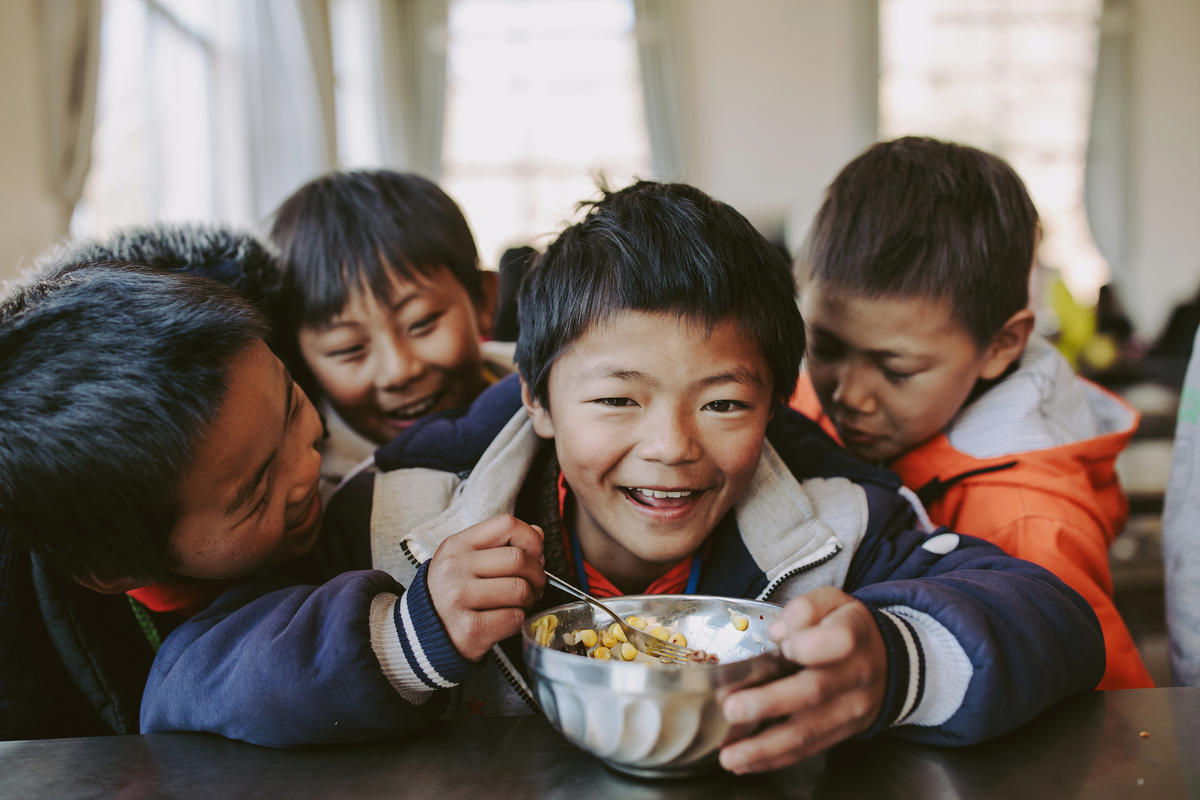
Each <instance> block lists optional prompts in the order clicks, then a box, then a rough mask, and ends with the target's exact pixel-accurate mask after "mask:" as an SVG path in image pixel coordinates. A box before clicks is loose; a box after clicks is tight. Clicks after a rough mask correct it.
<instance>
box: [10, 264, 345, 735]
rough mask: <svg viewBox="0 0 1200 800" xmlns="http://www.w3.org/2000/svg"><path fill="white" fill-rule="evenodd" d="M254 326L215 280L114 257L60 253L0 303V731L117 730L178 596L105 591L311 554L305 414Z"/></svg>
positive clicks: (263, 330)
mask: <svg viewBox="0 0 1200 800" xmlns="http://www.w3.org/2000/svg"><path fill="white" fill-rule="evenodd" d="M97 254H98V251H97V252H94V253H92V255H97ZM266 334H267V327H266V325H265V323H264V321H263V319H262V317H261V315H260V314H259V313H258V312H257V311H256V310H255V309H253V308H252V307H251V306H250V305H249V304H247V303H246V302H245V300H243V299H242V298H241V297H240V296H238V295H237V294H236V293H235V292H234V291H233V290H231V289H229V288H227V287H225V286H222V285H221V284H218V283H216V282H214V281H211V280H208V279H205V278H201V277H198V276H195V275H190V274H167V273H166V272H159V271H151V270H147V269H145V268H144V267H138V266H136V265H133V264H130V263H127V262H117V261H108V262H104V261H64V262H61V263H60V265H59V266H57V267H54V268H51V269H50V270H49V271H48V273H47V274H46V275H45V276H44V277H42V278H41V279H39V280H36V281H34V282H33V283H31V284H29V285H28V286H26V287H25V288H24V289H22V290H19V291H18V292H17V293H16V294H14V295H13V296H11V297H9V298H8V299H7V300H6V301H5V302H4V304H3V306H0V476H3V478H2V479H0V538H2V539H3V547H2V548H0V562H2V565H3V571H4V576H5V580H4V581H3V582H2V584H3V602H2V603H0V623H2V625H3V627H4V631H3V637H2V638H3V640H4V642H5V644H4V647H3V653H4V657H3V659H0V662H2V664H0V707H2V708H3V712H4V713H3V714H0V718H2V719H3V720H4V724H3V727H2V728H0V736H3V737H5V738H14V737H15V738H32V737H44V736H70V735H87V734H98V733H113V732H116V733H135V732H137V717H138V704H139V699H140V696H141V692H142V689H143V686H144V683H145V678H146V674H147V672H148V671H149V668H150V662H151V659H152V658H153V654H154V649H155V648H156V646H157V643H158V641H159V639H160V638H161V636H162V635H163V634H164V633H165V632H166V631H168V630H170V628H171V627H173V626H174V625H175V624H177V623H178V622H179V620H180V618H181V616H180V615H181V614H185V613H187V612H189V611H192V610H195V609H194V608H192V607H189V606H188V603H187V602H185V601H186V600H187V598H189V597H192V595H191V594H189V593H188V592H186V591H181V592H178V593H176V595H175V597H176V600H179V602H177V603H176V604H175V605H173V606H170V607H168V608H163V609H160V610H161V611H162V612H163V613H153V611H154V609H153V608H147V607H146V606H145V605H143V604H142V603H140V602H137V601H133V600H130V599H129V598H127V597H122V596H121V595H122V594H123V593H125V592H127V591H129V592H131V594H136V593H137V592H136V590H137V589H138V588H139V587H147V586H162V585H164V584H166V583H171V584H174V585H177V586H182V585H190V586H193V587H208V588H207V589H206V590H204V591H201V592H200V595H202V596H203V603H202V604H204V603H207V601H208V600H210V599H211V597H212V596H214V595H215V592H213V591H211V586H212V585H214V582H218V581H222V580H231V579H234V578H241V577H243V576H245V575H247V574H251V573H255V572H258V571H260V570H262V569H264V568H266V567H269V566H270V565H272V564H275V563H281V562H285V561H288V560H291V559H293V558H295V557H297V556H299V555H302V554H303V553H305V552H307V550H309V549H310V548H311V547H312V544H313V542H314V540H315V538H316V534H317V531H318V523H319V520H320V512H321V506H320V502H319V499H318V498H317V488H316V487H317V467H318V461H319V456H318V454H317V452H316V450H315V446H316V444H317V442H318V441H319V438H320V433H321V429H320V423H319V421H318V419H317V415H316V412H315V410H314V409H313V408H312V406H311V405H310V404H309V403H308V401H307V400H306V399H305V398H304V395H303V393H302V392H300V390H299V389H297V388H296V387H295V385H294V383H293V382H292V380H291V378H290V377H289V376H288V375H287V371H286V370H285V369H284V368H283V367H282V365H281V364H280V362H279V360H278V359H277V358H275V356H273V355H272V354H271V352H270V350H268V348H267V346H266V344H265V342H264V337H265V336H266ZM181 598H182V599H181Z"/></svg>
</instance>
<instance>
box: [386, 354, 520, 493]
mask: <svg viewBox="0 0 1200 800" xmlns="http://www.w3.org/2000/svg"><path fill="white" fill-rule="evenodd" d="M520 410H521V381H520V378H519V377H518V376H517V374H516V373H513V374H512V375H509V376H508V377H506V378H503V379H502V380H499V381H497V382H496V383H494V384H492V385H491V386H489V387H488V388H487V389H485V390H484V391H483V393H482V394H480V395H479V397H477V398H475V401H474V402H473V403H471V405H470V407H469V408H465V409H454V410H449V411H445V412H442V413H440V414H434V415H431V416H428V417H425V418H424V419H421V420H418V421H417V422H415V423H414V424H413V425H412V426H411V427H409V428H408V430H406V431H404V433H402V434H400V435H399V436H397V437H396V438H395V439H393V440H392V441H390V442H388V443H387V444H385V445H384V446H382V447H380V448H379V449H378V450H376V451H375V465H376V466H377V467H379V469H380V471H382V472H387V471H389V470H393V469H397V468H399V467H426V468H429V469H439V470H442V471H444V472H461V471H462V470H464V469H470V468H471V467H473V466H475V463H476V462H477V461H478V460H479V457H480V456H481V455H483V451H484V450H486V449H487V447H488V445H490V444H491V443H492V440H493V439H495V438H496V435H497V434H499V433H500V430H501V429H502V428H503V427H504V426H505V425H507V424H508V421H509V420H510V419H512V417H513V415H514V414H516V413H517V412H518V411H520Z"/></svg>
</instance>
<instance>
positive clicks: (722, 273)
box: [143, 182, 1103, 772]
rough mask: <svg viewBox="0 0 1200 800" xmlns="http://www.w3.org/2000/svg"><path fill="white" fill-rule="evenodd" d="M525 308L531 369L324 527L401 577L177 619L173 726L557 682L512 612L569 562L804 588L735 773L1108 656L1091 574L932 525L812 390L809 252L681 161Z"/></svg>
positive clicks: (734, 586)
mask: <svg viewBox="0 0 1200 800" xmlns="http://www.w3.org/2000/svg"><path fill="white" fill-rule="evenodd" d="M519 309H520V314H521V321H520V339H519V342H518V351H517V352H518V363H519V365H520V373H521V374H520V378H521V380H520V390H519V396H518V392H517V391H516V389H517V387H516V385H514V384H513V383H511V382H501V383H500V384H497V385H496V386H495V387H493V388H492V389H490V390H489V391H488V392H486V393H485V394H484V395H482V396H481V398H480V399H479V400H477V401H476V403H475V404H474V406H473V407H472V409H471V410H470V412H469V413H468V414H466V415H465V416H464V417H462V418H461V419H460V420H459V421H458V423H457V425H456V426H454V427H453V429H447V430H446V431H445V432H444V433H445V435H443V436H440V437H439V436H432V437H427V438H426V439H425V444H424V445H422V446H417V445H416V442H415V440H414V439H413V438H412V437H408V438H403V439H401V440H398V441H397V442H395V443H394V444H393V445H392V446H389V447H387V448H384V450H382V451H381V453H380V456H381V457H380V466H381V469H382V471H381V472H380V473H378V474H374V475H371V474H368V475H363V476H360V477H359V478H358V479H355V481H352V482H351V483H350V484H349V485H348V486H347V487H345V489H343V491H342V492H339V494H338V496H337V498H336V499H335V501H334V503H333V506H332V507H331V509H330V512H329V519H328V525H327V527H326V532H325V535H324V537H323V538H334V539H340V540H343V541H348V542H349V541H362V540H363V539H367V538H369V540H370V546H371V550H372V561H373V564H374V566H375V567H376V568H381V569H383V570H386V571H387V572H388V573H390V574H391V576H393V578H395V579H396V580H398V581H399V583H400V584H401V585H403V586H404V587H405V588H404V590H403V592H396V591H394V590H380V588H379V586H380V584H381V583H382V582H383V581H382V580H381V579H380V578H379V577H378V576H379V575H381V573H378V572H369V573H350V574H346V575H341V576H338V577H337V578H335V579H333V580H332V581H330V582H328V583H326V584H323V585H319V586H311V585H310V586H299V585H297V586H291V587H284V588H280V589H278V590H277V591H274V592H272V593H265V592H264V591H262V590H261V589H258V590H255V589H253V588H252V587H247V588H246V589H245V590H244V591H242V592H240V593H234V592H231V593H230V594H229V595H227V596H226V597H225V598H222V600H221V601H218V603H217V604H214V606H213V607H212V608H211V609H210V610H209V611H207V612H205V613H204V614H201V615H199V616H197V617H196V618H195V619H193V620H192V621H191V622H189V623H188V624H187V625H185V626H183V627H181V628H180V629H178V630H177V631H176V632H175V633H174V634H173V635H172V636H171V638H170V639H168V641H167V642H166V643H165V644H164V647H163V649H162V651H161V652H160V655H159V659H158V661H157V662H156V664H155V674H154V676H152V679H151V681H150V685H149V687H148V689H147V695H146V699H145V703H144V705H143V709H144V713H143V724H144V728H145V729H146V730H147V731H157V730H206V731H213V732H217V733H221V734H223V735H226V736H232V737H235V738H244V739H248V740H250V741H256V742H260V743H265V744H272V745H290V744H300V743H305V742H315V741H332V740H344V739H355V738H368V737H372V736H379V735H384V734H386V733H388V732H402V731H410V730H413V729H415V728H416V727H417V726H419V725H420V724H421V723H422V722H423V721H424V720H426V719H429V718H430V717H433V716H436V715H438V714H449V715H459V714H468V713H484V714H491V715H498V714H499V715H502V714H514V713H528V711H529V710H531V709H532V710H536V708H537V701H536V699H535V698H534V696H533V693H532V692H531V690H530V688H529V686H528V684H527V682H526V680H525V676H524V673H523V669H522V667H523V665H522V663H521V661H520V646H519V640H518V639H517V637H515V636H514V634H516V633H517V632H518V631H519V629H520V626H521V624H522V621H523V619H524V618H525V614H526V612H527V611H528V610H529V609H531V608H535V607H545V606H546V605H549V604H551V603H554V602H557V601H558V600H560V599H561V598H556V597H551V596H546V597H539V596H540V595H541V592H542V589H543V586H544V579H543V575H542V567H543V565H544V566H545V567H546V568H547V569H550V570H552V571H554V572H555V573H557V574H560V575H563V576H567V577H569V579H570V580H572V581H573V582H575V583H576V584H577V585H579V586H581V587H585V588H588V589H590V590H591V591H592V592H593V593H595V594H601V595H604V594H608V595H611V594H620V593H630V592H694V593H700V594H714V595H725V596H733V597H755V598H760V599H769V600H772V601H775V602H780V603H783V602H786V601H788V600H791V601H792V602H791V604H789V605H788V607H787V608H786V609H785V610H784V612H783V615H782V619H781V622H780V623H779V624H778V625H777V626H775V628H773V629H772V631H771V635H772V636H773V637H774V638H775V639H776V640H777V641H779V642H780V646H781V649H782V651H783V653H784V655H785V656H786V657H788V658H790V659H792V660H793V661H795V662H796V663H798V664H800V665H803V666H804V667H805V669H803V670H800V671H799V672H797V673H796V674H794V675H791V676H789V677H787V678H783V679H780V680H777V681H774V682H772V683H769V684H767V685H764V686H760V687H756V688H752V689H747V690H744V691H741V692H738V693H736V694H734V695H732V696H731V697H729V698H727V699H726V701H725V704H724V712H725V714H726V715H727V716H729V717H730V718H731V719H734V720H738V721H743V722H755V721H758V722H763V723H769V724H767V726H766V728H765V729H764V730H763V731H762V732H761V733H759V734H758V735H756V736H754V737H752V738H749V739H746V740H743V741H740V742H734V743H730V744H728V745H727V746H726V747H725V749H724V750H723V752H722V755H721V763H722V764H723V765H724V766H725V767H726V768H728V769H731V770H734V771H738V772H746V771H754V770H762V769H769V768H773V767H776V766H781V765H783V764H787V763H791V762H793V761H795V760H797V759H800V758H803V757H805V756H806V755H809V754H811V753H814V752H816V751H818V750H821V749H823V748H825V747H828V746H830V745H832V744H835V743H836V742H838V741H841V740H842V739H845V738H846V737H848V736H852V735H856V734H861V735H872V734H874V733H877V732H880V731H883V730H887V729H891V730H894V731H895V732H896V733H897V734H898V735H902V736H906V737H909V738H913V739H917V740H921V741H930V742H941V743H952V744H964V743H968V742H973V741H978V740H980V739H983V738H986V737H988V736H993V735H996V734H998V733H1001V732H1003V731H1005V730H1008V729H1010V728H1012V727H1013V726H1015V725H1018V724H1020V723H1021V722H1023V721H1025V720H1027V719H1029V718H1030V717H1032V716H1033V715H1035V714H1037V713H1039V712H1040V711H1041V710H1042V709H1044V708H1045V707H1047V706H1048V705H1049V704H1051V703H1053V702H1055V701H1056V700H1058V699H1059V698H1061V697H1064V696H1066V695H1068V694H1070V693H1072V692H1076V691H1080V690H1083V689H1086V688H1089V687H1091V686H1092V685H1093V684H1094V683H1095V681H1096V680H1097V679H1098V677H1099V674H1100V672H1101V668H1102V667H1101V657H1102V649H1103V643H1102V641H1101V639H1100V636H1099V630H1098V627H1097V625H1096V623H1095V619H1094V617H1093V615H1092V613H1091V611H1090V610H1089V609H1088V608H1087V606H1086V604H1085V603H1084V602H1083V601H1082V599H1081V598H1079V597H1078V596H1077V595H1075V594H1074V593H1073V592H1072V591H1071V590H1069V589H1067V588H1066V587H1065V586H1064V585H1063V584H1062V583H1061V582H1059V581H1058V580H1057V579H1056V578H1054V577H1053V576H1051V575H1050V574H1049V573H1047V572H1046V571H1045V570H1042V569H1041V568H1039V567H1036V566H1034V565H1031V564H1028V563H1026V562H1022V561H1018V560H1016V559H1011V558H1008V557H1006V556H1004V555H1003V554H1002V553H1001V552H1000V551H999V550H997V549H996V548H995V547H993V546H991V545H988V544H986V543H984V542H980V541H977V540H971V539H969V538H967V537H959V536H958V535H956V534H953V533H948V532H944V531H943V532H936V533H930V532H927V531H922V530H914V529H912V526H913V525H914V524H915V519H916V518H915V515H914V511H913V508H912V507H910V506H909V504H908V503H907V501H906V500H905V499H904V498H903V497H901V496H900V495H899V494H898V493H897V491H896V489H897V488H898V487H899V484H898V481H896V479H895V478H894V476H892V475H891V474H890V473H887V472H885V471H882V470H877V469H874V468H871V467H868V466H866V465H864V464H862V463H861V462H858V461H857V460H855V459H853V458H851V457H849V456H847V455H846V454H845V453H844V452H843V451H841V450H839V449H838V448H836V447H835V446H834V445H833V443H832V442H831V441H830V440H829V439H828V437H826V436H825V435H824V434H823V433H821V432H820V431H819V430H818V429H817V428H816V426H815V425H814V424H813V423H811V422H810V421H808V420H806V419H804V418H802V417H800V416H799V415H797V414H795V413H793V412H790V411H788V410H787V409H786V407H785V405H784V403H785V401H786V398H787V397H788V395H789V394H790V392H791V388H792V387H793V386H794V384H795V380H796V376H797V374H798V370H799V362H800V356H801V351H802V348H803V327H802V323H801V319H800V316H799V312H798V309H797V307H796V303H795V290H794V286H793V284H792V279H791V275H790V272H789V269H788V265H787V263H786V261H785V260H784V259H783V257H782V256H781V255H780V254H779V253H778V251H777V250H775V249H774V248H773V247H772V246H771V245H770V243H768V242H767V241H766V240H765V239H764V238H763V237H762V236H761V235H760V234H758V233H757V232H756V231H755V230H754V228H753V227H752V226H751V225H750V223H749V222H747V221H746V219H745V218H744V217H742V216H741V215H739V214H737V212H735V211H734V210H733V209H731V208H730V207H728V206H726V205H724V204H722V203H719V202H716V201H714V200H713V199H712V198H710V197H708V196H707V195H705V194H704V193H702V192H700V191H699V190H697V189H694V188H692V187H689V186H684V185H682V184H657V183H651V182H640V183H637V184H635V185H633V186H631V187H629V188H627V189H624V190H621V191H618V192H611V193H606V194H605V196H604V197H603V198H602V199H601V200H599V201H598V202H596V203H595V204H594V205H593V206H592V207H591V209H590V211H589V212H588V213H587V216H586V217H585V218H584V220H583V221H582V222H580V223H578V224H577V225H574V226H572V227H570V228H568V229H567V230H566V231H564V232H563V233H562V234H561V235H560V236H559V237H558V239H557V240H556V241H555V242H554V243H553V244H552V245H551V246H550V247H549V248H548V249H547V251H546V253H545V255H544V256H543V257H542V258H541V259H540V260H539V261H538V262H537V263H536V264H535V265H534V266H533V267H532V268H531V270H530V272H529V274H528V275H527V277H526V280H525V282H524V284H523V286H522V290H521V297H520V303H519ZM438 424H440V423H438V422H429V423H427V424H425V425H423V426H420V427H418V428H417V432H421V431H423V430H427V429H432V428H434V427H436V425H438ZM480 438H485V439H486V440H487V441H488V442H490V444H487V446H486V450H484V448H483V447H479V446H478V441H477V440H478V439H480ZM481 451H482V452H481ZM1035 621H1036V622H1035ZM368 631H369V633H368ZM281 677H282V678H283V679H281Z"/></svg>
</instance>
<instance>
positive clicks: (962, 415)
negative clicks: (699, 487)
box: [792, 137, 1153, 689]
mask: <svg viewBox="0 0 1200 800" xmlns="http://www.w3.org/2000/svg"><path fill="white" fill-rule="evenodd" d="M1037 237H1038V217H1037V211H1036V210H1035V209H1034V207H1033V202H1032V201H1031V200H1030V198H1029V195H1028V193H1027V192H1026V191H1025V187H1024V185H1023V184H1022V182H1021V179H1020V178H1019V177H1018V176H1017V174H1016V173H1015V172H1014V171H1013V169H1012V168H1011V167H1010V166H1009V165H1008V164H1006V163H1004V161H1002V160H1001V159H999V158H997V157H995V156H993V155H990V154H988V153H984V152H982V151H980V150H976V149H975V148H971V147H963V146H961V145H956V144H952V143H948V142H939V141H936V140H933V139H922V138H914V137H905V138H902V139H897V140H894V141H890V142H881V143H879V144H876V145H874V146H872V147H871V148H869V149H868V150H867V151H866V152H865V153H863V154H862V155H860V156H859V157H858V158H856V159H854V160H853V161H851V162H850V163H849V164H848V165H846V167H845V168H844V169H843V170H842V172H841V173H840V174H839V175H838V176H837V178H835V180H834V181H833V183H832V184H831V185H830V187H829V189H828V192H827V194H826V198H825V202H824V204H823V205H822V207H821V209H820V211H819V213H818V215H817V218H816V220H815V221H814V223H813V229H812V233H811V236H810V243H811V247H810V251H809V253H808V254H807V256H806V258H805V259H804V263H803V268H804V271H805V272H806V276H807V285H806V286H805V287H804V291H803V292H802V294H803V311H804V318H805V320H806V322H807V323H808V327H809V333H810V335H809V343H808V355H807V361H806V367H807V375H806V376H805V377H803V378H802V379H801V381H800V383H799V385H798V387H797V391H796V395H795V397H794V398H793V400H792V406H793V407H794V408H796V409H798V410H800V411H801V412H803V413H805V414H807V415H808V416H810V417H812V418H814V419H817V420H820V421H821V422H822V424H823V425H824V426H825V427H826V429H827V430H828V431H829V432H830V433H832V434H833V435H835V436H837V437H839V438H840V440H841V441H842V443H843V444H845V446H846V447H847V448H848V449H849V450H850V451H851V452H853V453H855V454H856V455H858V456H860V457H862V458H864V459H866V460H868V461H872V462H876V463H880V464H883V465H886V466H888V467H889V468H891V469H893V470H895V471H896V472H897V473H898V474H899V475H900V477H901V478H902V479H903V480H904V482H905V484H906V485H908V486H910V487H912V488H913V489H915V490H916V491H917V494H918V495H919V496H920V497H921V500H922V501H923V502H924V503H925V505H926V506H927V507H928V510H929V516H930V518H931V519H932V520H933V521H934V522H935V523H937V524H941V525H947V526H949V527H951V528H954V529H955V530H959V531H963V532H966V533H970V534H973V535H975V536H979V537H981V538H984V539H987V540H988V541H990V542H994V543H995V544H997V545H999V546H1000V547H1001V548H1002V549H1004V550H1005V551H1006V552H1008V553H1010V554H1012V555H1014V556H1017V557H1018V558H1025V559H1028V560H1030V561H1033V562H1035V563H1037V564H1041V565H1042V566H1044V567H1046V568H1047V569H1049V570H1051V571H1052V572H1054V574H1056V575H1058V576H1059V577H1060V578H1062V579H1063V580H1064V581H1065V582H1066V583H1067V584H1069V585H1070V586H1071V587H1072V588H1074V589H1075V590H1077V591H1078V592H1079V593H1080V594H1082V595H1083V596H1084V597H1085V598H1087V600H1088V602H1089V603H1091V605H1092V608H1093V609H1094V610H1095V612H1096V615H1097V617H1099V619H1100V624H1101V626H1102V627H1103V629H1104V638H1105V644H1106V650H1107V657H1106V660H1107V667H1106V671H1105V676H1104V679H1103V680H1102V681H1101V683H1100V688H1101V689H1131V688H1141V687H1146V686H1152V685H1153V681H1152V680H1151V679H1150V675H1149V673H1148V672H1147V671H1146V667H1145V665H1144V664H1143V663H1142V659H1141V656H1140V655H1139V654H1138V652H1137V648H1136V647H1135V646H1134V642H1133V638H1132V636H1131V635H1130V633H1129V630H1128V628H1127V627H1126V626H1125V622H1124V621H1123V620H1122V619H1121V615H1120V613H1119V612H1118V611H1117V608H1116V606H1115V604H1114V603H1113V596H1112V595H1113V586H1112V576H1111V574H1110V571H1109V566H1108V546H1109V544H1111V542H1112V540H1113V539H1114V538H1115V537H1116V535H1117V534H1118V533H1119V532H1120V530H1121V527H1122V525H1123V524H1124V520H1125V515H1126V511H1127V506H1126V502H1125V496H1124V494H1123V492H1122V491H1121V486H1120V482H1119V481H1118V479H1117V475H1116V472H1115V462H1116V458H1117V455H1118V454H1119V453H1120V452H1121V450H1122V449H1124V447H1125V445H1126V444H1127V443H1128V441H1129V438H1130V437H1131V436H1132V435H1133V431H1134V430H1135V429H1136V427H1137V424H1138V415H1137V412H1136V411H1135V410H1134V409H1132V408H1131V407H1130V406H1128V405H1127V404H1126V403H1124V402H1123V401H1122V400H1120V399H1119V398H1118V397H1116V396H1115V395H1113V394H1111V393H1109V392H1107V391H1105V390H1103V389H1101V388H1100V387H1098V386H1095V385H1094V384H1091V383H1089V382H1088V381H1085V380H1083V379H1082V378H1079V377H1078V376H1076V375H1075V373H1074V371H1073V370H1072V369H1071V367H1070V365H1069V364H1068V363H1067V362H1066V360H1065V359H1064V358H1062V356H1060V355H1059V354H1058V352H1057V351H1056V350H1055V349H1054V348H1053V347H1052V346H1051V345H1050V344H1049V343H1048V342H1047V341H1045V340H1044V339H1042V338H1041V337H1039V336H1037V335H1035V334H1033V332H1032V331H1033V312H1032V311H1030V310H1029V308H1028V304H1029V276H1030V270H1031V269H1032V266H1033V258H1034V250H1035V248H1036V244H1037Z"/></svg>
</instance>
